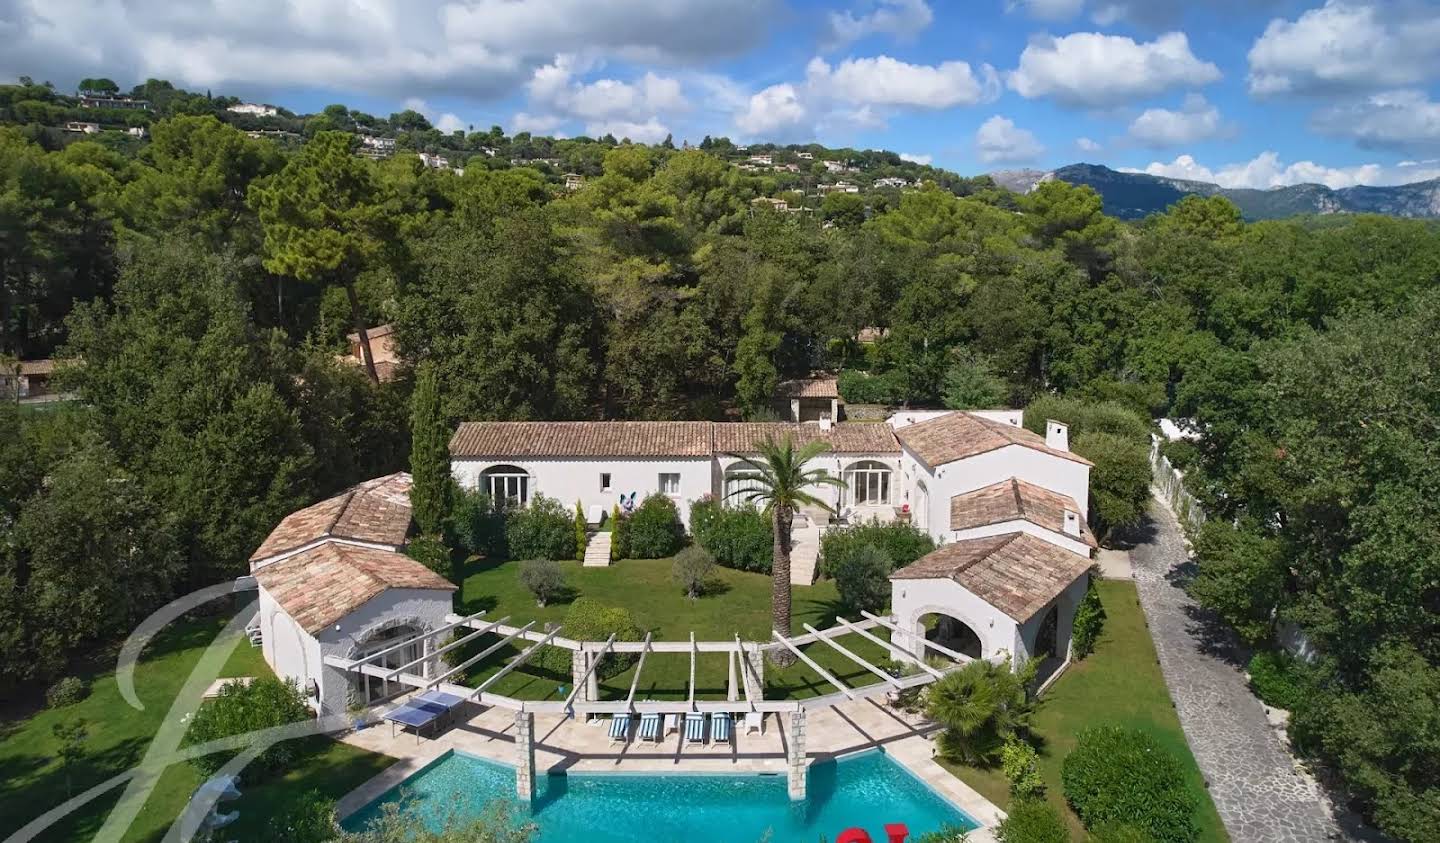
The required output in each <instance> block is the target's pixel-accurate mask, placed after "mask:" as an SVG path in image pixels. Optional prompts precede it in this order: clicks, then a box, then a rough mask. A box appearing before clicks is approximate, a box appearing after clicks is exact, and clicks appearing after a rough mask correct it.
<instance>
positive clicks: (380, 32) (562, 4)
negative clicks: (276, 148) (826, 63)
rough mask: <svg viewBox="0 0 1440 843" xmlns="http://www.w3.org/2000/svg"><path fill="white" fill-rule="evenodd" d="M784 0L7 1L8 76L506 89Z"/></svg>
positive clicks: (713, 35) (444, 91)
mask: <svg viewBox="0 0 1440 843" xmlns="http://www.w3.org/2000/svg"><path fill="white" fill-rule="evenodd" d="M778 2H779V0H670V2H666V3H664V4H655V5H654V6H653V7H652V8H648V9H647V10H646V11H645V13H644V14H636V12H635V8H634V3H633V2H631V0H529V1H528V2H524V3H519V2H513V0H465V2H459V0H365V2H347V0H306V2H301V0H249V2H244V3H241V2H235V0H189V2H184V3H172V2H160V0H126V2H104V3H95V2H88V1H86V2H82V0H43V2H42V0H0V9H3V11H0V32H3V35H4V41H5V48H4V49H3V50H0V77H7V76H12V75H17V74H21V73H27V74H30V75H33V76H36V77H37V78H52V79H54V80H55V81H56V82H57V83H59V84H61V85H62V86H65V85H66V84H67V83H68V82H71V81H73V80H75V79H77V78H79V77H82V76H91V75H97V74H103V75H105V76H110V77H112V78H114V79H116V80H117V81H119V82H121V84H122V85H124V86H127V87H128V85H129V84H131V83H133V82H134V81H138V80H141V79H144V78H146V77H152V76H153V77H157V78H166V79H170V80H171V81H173V82H175V83H176V84H177V85H183V86H186V87H191V88H199V89H203V88H206V87H215V88H224V89H225V90H227V91H237V90H238V92H243V91H244V90H245V89H246V88H254V89H260V90H262V91H274V90H285V89H290V88H294V87H299V86H304V87H307V88H322V89H324V88H328V89H337V90H349V91H356V92H362V93H367V94H372V95H384V96H396V97H398V96H407V95H414V96H431V97H433V96H439V95H444V96H466V97H473V98H477V99H488V98H496V97H500V96H504V95H506V94H507V93H509V92H511V91H513V90H514V88H515V87H516V86H517V85H519V84H522V83H523V82H524V80H526V79H528V78H530V75H531V73H532V71H533V70H534V69H535V68H536V67H539V66H542V65H544V64H546V63H547V62H549V61H550V60H551V59H552V58H553V57H554V56H555V54H556V53H561V52H583V53H585V54H587V55H591V56H598V57H617V58H629V59H635V60H645V59H649V60H655V61H668V62H697V61H704V60H709V59H714V58H720V57H725V56H732V55H738V54H741V53H743V52H745V51H746V50H749V49H751V48H753V47H755V46H756V45H758V44H760V43H762V42H763V41H764V39H765V37H766V36H767V35H768V33H769V30H770V27H771V26H772V25H773V22H774V21H775V20H776V16H775V14H774V13H775V10H776V9H777V8H778Z"/></svg>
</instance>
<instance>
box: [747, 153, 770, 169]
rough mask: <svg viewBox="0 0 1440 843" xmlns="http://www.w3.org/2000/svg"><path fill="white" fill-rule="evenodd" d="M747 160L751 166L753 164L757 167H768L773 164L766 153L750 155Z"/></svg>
mask: <svg viewBox="0 0 1440 843" xmlns="http://www.w3.org/2000/svg"><path fill="white" fill-rule="evenodd" d="M748 160H749V162H750V163H751V164H755V165H756V166H759V167H769V166H770V165H772V164H774V163H775V159H774V157H773V156H771V155H770V153H768V152H766V153H764V154H761V155H752V156H750V158H749V159H748Z"/></svg>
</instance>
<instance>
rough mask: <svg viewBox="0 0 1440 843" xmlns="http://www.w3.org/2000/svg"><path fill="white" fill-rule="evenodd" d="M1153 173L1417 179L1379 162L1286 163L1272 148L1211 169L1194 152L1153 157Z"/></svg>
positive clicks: (1212, 178) (1239, 181)
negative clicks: (1347, 164) (1348, 164)
mask: <svg viewBox="0 0 1440 843" xmlns="http://www.w3.org/2000/svg"><path fill="white" fill-rule="evenodd" d="M1127 172H1144V173H1149V174H1150V175H1152V176H1163V177H1166V178H1175V179H1189V180H1191V181H1207V182H1214V183H1215V184H1218V185H1220V186H1221V187H1248V188H1255V189H1257V190H1268V189H1270V188H1273V187H1284V186H1287V185H1292V184H1323V185H1325V186H1326V187H1330V188H1334V189H1337V190H1338V189H1340V188H1345V187H1355V186H1356V185H1372V184H1400V183H1403V182H1406V181H1415V180H1416V179H1413V178H1408V177H1405V176H1402V175H1399V174H1398V173H1396V172H1391V171H1387V169H1386V168H1384V167H1382V166H1380V165H1379V164H1359V165H1356V166H1353V167H1327V166H1324V165H1322V164H1316V163H1315V162H1314V161H1296V162H1295V163H1293V164H1286V163H1284V162H1283V161H1282V160H1280V156H1279V154H1278V153H1275V152H1270V151H1267V152H1262V153H1260V154H1259V155H1257V156H1255V157H1254V158H1253V159H1251V160H1249V161H1243V162H1240V163H1238V164H1227V165H1225V166H1223V167H1220V168H1219V169H1214V170H1212V169H1210V168H1209V167H1206V166H1204V165H1202V164H1201V163H1200V162H1198V161H1196V160H1195V158H1194V157H1193V156H1190V155H1181V156H1178V157H1177V158H1176V159H1175V160H1174V161H1172V162H1170V163H1168V164H1166V163H1163V162H1160V161H1156V162H1154V163H1152V164H1150V165H1149V166H1148V167H1146V168H1145V169H1143V170H1127Z"/></svg>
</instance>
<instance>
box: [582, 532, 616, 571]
mask: <svg viewBox="0 0 1440 843" xmlns="http://www.w3.org/2000/svg"><path fill="white" fill-rule="evenodd" d="M583 564H584V567H586V568H604V567H607V566H608V565H609V564H610V534H609V533H608V532H605V533H596V534H595V535H593V536H591V537H590V543H589V544H587V545H586V546H585V562H584V563H583Z"/></svg>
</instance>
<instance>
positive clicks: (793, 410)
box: [790, 398, 800, 422]
mask: <svg viewBox="0 0 1440 843" xmlns="http://www.w3.org/2000/svg"><path fill="white" fill-rule="evenodd" d="M790 421H796V422H798V421H800V399H799V398H791V399H790Z"/></svg>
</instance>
